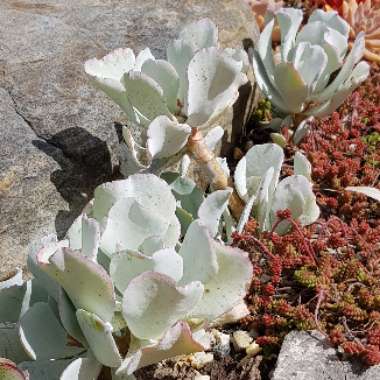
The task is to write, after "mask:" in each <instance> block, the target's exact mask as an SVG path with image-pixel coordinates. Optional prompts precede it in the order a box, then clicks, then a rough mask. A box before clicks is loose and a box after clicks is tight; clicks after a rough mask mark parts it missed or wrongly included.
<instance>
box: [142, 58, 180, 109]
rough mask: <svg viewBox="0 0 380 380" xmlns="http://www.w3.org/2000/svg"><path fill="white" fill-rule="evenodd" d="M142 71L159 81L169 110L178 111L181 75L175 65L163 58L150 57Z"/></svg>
mask: <svg viewBox="0 0 380 380" xmlns="http://www.w3.org/2000/svg"><path fill="white" fill-rule="evenodd" d="M141 72H142V73H144V74H146V75H148V76H149V77H150V78H152V79H153V80H155V81H156V82H157V84H158V85H159V86H160V87H161V88H162V92H163V96H164V98H165V101H166V104H167V106H168V108H169V110H170V111H171V112H173V113H175V112H177V110H178V104H177V95H178V90H179V76H178V73H177V71H176V70H175V68H174V67H173V65H171V64H170V63H169V62H167V61H164V60H161V59H157V60H152V59H149V60H147V61H145V63H144V64H143V65H142V67H141Z"/></svg>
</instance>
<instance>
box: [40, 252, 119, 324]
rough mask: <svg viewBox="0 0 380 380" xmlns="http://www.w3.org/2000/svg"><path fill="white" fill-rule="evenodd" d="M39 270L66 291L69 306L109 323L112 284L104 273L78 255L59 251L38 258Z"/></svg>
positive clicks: (90, 261)
mask: <svg viewBox="0 0 380 380" xmlns="http://www.w3.org/2000/svg"><path fill="white" fill-rule="evenodd" d="M38 264H39V268H40V269H42V270H43V271H44V272H46V273H47V274H48V275H49V276H50V277H51V278H52V279H53V280H55V281H56V282H57V283H58V284H59V285H61V286H62V288H63V289H64V290H65V291H66V293H67V295H68V296H69V298H70V299H71V301H72V302H73V304H74V305H75V306H76V307H77V308H79V309H85V310H87V311H89V312H93V313H95V314H97V315H99V316H100V317H101V318H102V319H103V320H105V321H111V320H112V317H113V314H114V311H115V309H116V304H115V294H114V289H113V285H112V280H111V278H110V277H109V275H108V273H107V272H106V271H105V269H104V268H103V267H102V266H100V265H98V264H96V263H94V262H93V261H92V260H90V259H88V258H86V257H84V256H82V255H81V254H80V253H79V252H75V251H72V250H71V249H69V248H63V249H62V250H58V251H56V252H55V253H53V254H51V255H50V256H48V257H46V256H45V257H41V256H40V257H39V258H38Z"/></svg>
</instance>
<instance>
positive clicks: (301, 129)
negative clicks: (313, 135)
mask: <svg viewBox="0 0 380 380" xmlns="http://www.w3.org/2000/svg"><path fill="white" fill-rule="evenodd" d="M313 120H314V116H309V117H308V118H307V119H305V120H303V121H301V123H299V125H298V127H297V129H296V130H295V132H294V134H293V136H292V140H293V142H294V144H295V145H298V144H300V143H301V141H302V140H303V138H304V137H305V136H306V135H307V133H308V132H309V130H310V122H311V121H313Z"/></svg>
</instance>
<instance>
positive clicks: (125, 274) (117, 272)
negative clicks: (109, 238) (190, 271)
mask: <svg viewBox="0 0 380 380" xmlns="http://www.w3.org/2000/svg"><path fill="white" fill-rule="evenodd" d="M149 271H151V272H157V273H161V274H164V275H166V276H168V277H171V278H172V279H173V280H174V281H179V280H180V279H181V277H182V273H183V263H182V257H181V256H180V255H178V253H177V252H176V251H175V250H174V249H173V248H169V249H161V250H159V251H157V252H155V253H153V255H152V256H146V255H143V254H141V253H139V252H133V251H125V252H120V253H118V254H115V255H114V256H112V259H111V264H110V275H111V278H112V280H113V282H114V284H115V286H116V288H117V289H118V290H119V291H120V292H121V293H124V291H125V289H126V288H127V287H128V284H129V283H130V282H131V281H132V280H133V279H134V278H135V277H137V276H139V275H140V274H142V273H144V272H149Z"/></svg>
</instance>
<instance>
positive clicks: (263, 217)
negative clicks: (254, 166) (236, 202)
mask: <svg viewBox="0 0 380 380" xmlns="http://www.w3.org/2000/svg"><path fill="white" fill-rule="evenodd" d="M274 175H275V173H274V168H273V166H272V167H270V168H269V169H268V170H267V171H266V172H265V174H264V175H263V176H262V177H261V181H260V185H259V190H258V191H257V195H256V199H255V204H254V206H255V212H254V213H255V217H256V219H257V221H258V224H259V226H260V228H261V230H262V231H266V230H267V229H268V228H269V220H268V219H269V211H270V205H271V203H272V198H273V191H274V188H275V186H271V184H272V183H273V178H274Z"/></svg>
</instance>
